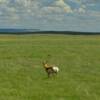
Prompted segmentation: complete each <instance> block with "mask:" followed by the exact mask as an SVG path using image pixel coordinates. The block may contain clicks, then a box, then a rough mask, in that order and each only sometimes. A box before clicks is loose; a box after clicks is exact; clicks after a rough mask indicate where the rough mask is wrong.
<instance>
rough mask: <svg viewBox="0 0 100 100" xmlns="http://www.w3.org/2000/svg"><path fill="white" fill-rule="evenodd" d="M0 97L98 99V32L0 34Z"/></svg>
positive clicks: (20, 99) (12, 99) (2, 99)
mask: <svg viewBox="0 0 100 100" xmlns="http://www.w3.org/2000/svg"><path fill="white" fill-rule="evenodd" d="M48 55H50V56H48ZM44 60H48V61H49V63H50V64H55V65H56V66H58V67H59V69H60V71H59V73H58V75H57V76H53V77H50V78H48V77H47V74H46V72H45V71H44V68H43V66H42V62H43V61H44ZM0 100H100V36H99V35H50V34H48V35H46V34H41V35H40V34H37V35H36V34H34V35H0Z"/></svg>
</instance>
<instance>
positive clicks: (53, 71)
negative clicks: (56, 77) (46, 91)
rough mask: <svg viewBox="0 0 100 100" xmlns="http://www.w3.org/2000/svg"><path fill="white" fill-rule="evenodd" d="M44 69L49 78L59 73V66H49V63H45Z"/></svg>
mask: <svg viewBox="0 0 100 100" xmlns="http://www.w3.org/2000/svg"><path fill="white" fill-rule="evenodd" d="M43 67H44V69H45V71H46V72H47V74H48V77H50V76H51V75H53V74H57V73H58V71H59V68H58V67H57V66H54V65H49V64H48V63H47V61H44V62H43Z"/></svg>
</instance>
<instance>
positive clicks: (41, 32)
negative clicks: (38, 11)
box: [0, 29, 100, 35]
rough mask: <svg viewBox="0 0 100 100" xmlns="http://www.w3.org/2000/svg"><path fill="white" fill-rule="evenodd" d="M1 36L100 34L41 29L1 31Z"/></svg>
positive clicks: (97, 33)
mask: <svg viewBox="0 0 100 100" xmlns="http://www.w3.org/2000/svg"><path fill="white" fill-rule="evenodd" d="M0 34H19V35H20V34H69V35H99V34H100V32H76V31H41V30H39V29H0Z"/></svg>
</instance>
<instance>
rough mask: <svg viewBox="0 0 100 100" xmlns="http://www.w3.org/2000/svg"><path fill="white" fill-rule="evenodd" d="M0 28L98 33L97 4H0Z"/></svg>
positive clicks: (7, 0) (21, 0)
mask: <svg viewBox="0 0 100 100" xmlns="http://www.w3.org/2000/svg"><path fill="white" fill-rule="evenodd" d="M0 28H27V29H28V28H29V29H30V28H31V29H41V30H57V31H63V30H64V31H86V32H87V31H90V32H100V0H0Z"/></svg>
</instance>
